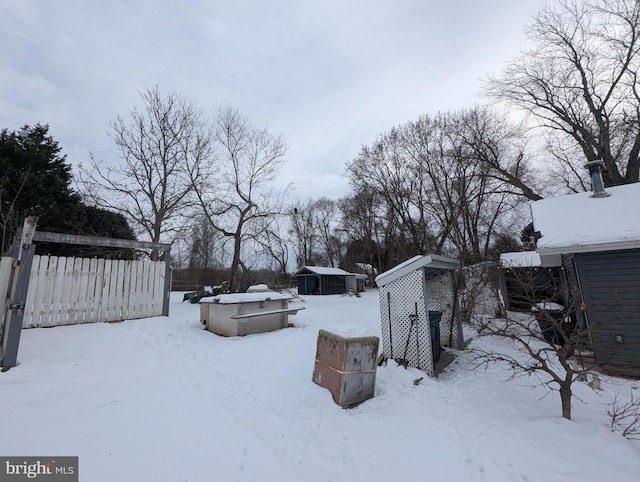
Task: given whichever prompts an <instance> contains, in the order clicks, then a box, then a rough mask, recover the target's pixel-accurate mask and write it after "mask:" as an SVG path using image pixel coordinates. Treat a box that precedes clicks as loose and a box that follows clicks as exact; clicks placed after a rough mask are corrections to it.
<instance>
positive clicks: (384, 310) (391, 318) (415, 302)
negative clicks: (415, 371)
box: [380, 270, 434, 376]
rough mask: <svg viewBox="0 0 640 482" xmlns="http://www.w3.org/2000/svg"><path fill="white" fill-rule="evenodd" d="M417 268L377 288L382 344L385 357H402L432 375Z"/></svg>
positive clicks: (422, 283) (421, 282)
mask: <svg viewBox="0 0 640 482" xmlns="http://www.w3.org/2000/svg"><path fill="white" fill-rule="evenodd" d="M424 296H425V285H424V275H423V272H422V271H421V270H418V271H413V272H411V273H408V274H407V275H405V276H403V277H402V278H399V279H397V280H394V281H392V282H391V283H389V284H388V285H386V286H383V287H381V288H380V311H381V313H380V315H381V316H380V318H381V320H382V326H381V331H382V346H383V354H384V356H385V357H386V358H389V359H394V360H405V362H406V363H407V365H408V366H412V367H416V368H419V369H421V370H424V371H425V372H427V374H428V375H429V376H433V371H434V370H433V368H434V367H433V356H432V352H431V335H430V329H429V320H428V317H427V310H426V305H425V302H424Z"/></svg>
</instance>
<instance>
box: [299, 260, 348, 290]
mask: <svg viewBox="0 0 640 482" xmlns="http://www.w3.org/2000/svg"><path fill="white" fill-rule="evenodd" d="M293 277H294V278H297V279H298V294H300V295H339V294H344V293H346V292H347V291H348V290H352V291H356V290H357V288H358V285H357V277H356V275H355V274H353V273H348V272H346V271H345V270H343V269H340V268H330V267H325V266H303V267H302V268H300V269H299V270H298V271H296V272H295V273H294V274H293Z"/></svg>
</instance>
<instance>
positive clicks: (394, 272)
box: [376, 254, 460, 286]
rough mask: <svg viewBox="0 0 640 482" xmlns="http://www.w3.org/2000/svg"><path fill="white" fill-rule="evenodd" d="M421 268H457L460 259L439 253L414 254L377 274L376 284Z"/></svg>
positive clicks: (395, 278)
mask: <svg viewBox="0 0 640 482" xmlns="http://www.w3.org/2000/svg"><path fill="white" fill-rule="evenodd" d="M421 268H435V269H445V270H455V269H458V268H460V261H458V260H457V259H454V258H447V257H446V256H439V255H437V254H427V255H424V256H423V255H418V256H414V257H413V258H411V259H408V260H407V261H405V262H404V263H400V264H399V265H398V266H396V267H394V268H391V269H390V270H388V271H385V272H384V273H381V274H379V275H378V276H376V284H377V285H378V286H384V285H386V284H389V283H391V282H392V281H395V280H397V279H398V278H401V277H403V276H404V275H406V274H408V273H411V272H412V271H415V270H418V269H421Z"/></svg>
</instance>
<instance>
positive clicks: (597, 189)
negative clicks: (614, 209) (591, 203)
mask: <svg viewBox="0 0 640 482" xmlns="http://www.w3.org/2000/svg"><path fill="white" fill-rule="evenodd" d="M584 167H586V168H587V169H589V175H590V176H591V190H592V191H593V194H592V195H591V197H608V196H609V195H610V194H609V193H608V192H607V191H605V190H604V181H603V180H602V169H603V168H604V161H602V160H601V159H596V160H595V161H589V162H587V163H586V164H585V165H584Z"/></svg>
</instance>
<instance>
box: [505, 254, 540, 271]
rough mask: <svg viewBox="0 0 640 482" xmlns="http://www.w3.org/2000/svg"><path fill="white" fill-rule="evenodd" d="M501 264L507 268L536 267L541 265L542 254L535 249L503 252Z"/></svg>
mask: <svg viewBox="0 0 640 482" xmlns="http://www.w3.org/2000/svg"><path fill="white" fill-rule="evenodd" d="M500 265H501V266H504V267H505V268H532V267H533V268H535V267H537V266H541V261H540V255H539V254H538V253H536V252H535V251H519V252H516V253H502V254H501V255H500Z"/></svg>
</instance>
